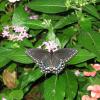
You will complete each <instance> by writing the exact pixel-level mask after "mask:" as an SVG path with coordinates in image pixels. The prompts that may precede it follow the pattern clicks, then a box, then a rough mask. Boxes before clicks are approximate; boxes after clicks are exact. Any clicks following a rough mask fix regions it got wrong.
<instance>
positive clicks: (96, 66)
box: [91, 64, 100, 71]
mask: <svg viewBox="0 0 100 100" xmlns="http://www.w3.org/2000/svg"><path fill="white" fill-rule="evenodd" d="M91 66H92V67H93V68H94V69H95V70H96V71H99V70H100V64H91Z"/></svg>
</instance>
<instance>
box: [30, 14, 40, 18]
mask: <svg viewBox="0 0 100 100" xmlns="http://www.w3.org/2000/svg"><path fill="white" fill-rule="evenodd" d="M38 17H39V16H38V15H31V16H30V17H29V19H38Z"/></svg>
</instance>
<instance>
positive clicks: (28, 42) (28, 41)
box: [20, 39, 33, 48]
mask: <svg viewBox="0 0 100 100" xmlns="http://www.w3.org/2000/svg"><path fill="white" fill-rule="evenodd" d="M20 45H22V46H23V47H31V48H32V47H33V44H32V42H31V41H30V40H28V39H24V40H23V41H22V42H21V43H20Z"/></svg>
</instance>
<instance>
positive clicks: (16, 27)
mask: <svg viewBox="0 0 100 100" xmlns="http://www.w3.org/2000/svg"><path fill="white" fill-rule="evenodd" d="M13 28H14V31H15V32H21V33H22V32H25V31H26V30H25V28H24V27H20V26H14V27H13Z"/></svg>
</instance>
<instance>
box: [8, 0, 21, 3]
mask: <svg viewBox="0 0 100 100" xmlns="http://www.w3.org/2000/svg"><path fill="white" fill-rule="evenodd" d="M8 1H9V2H11V3H14V2H16V1H20V0H8Z"/></svg>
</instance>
